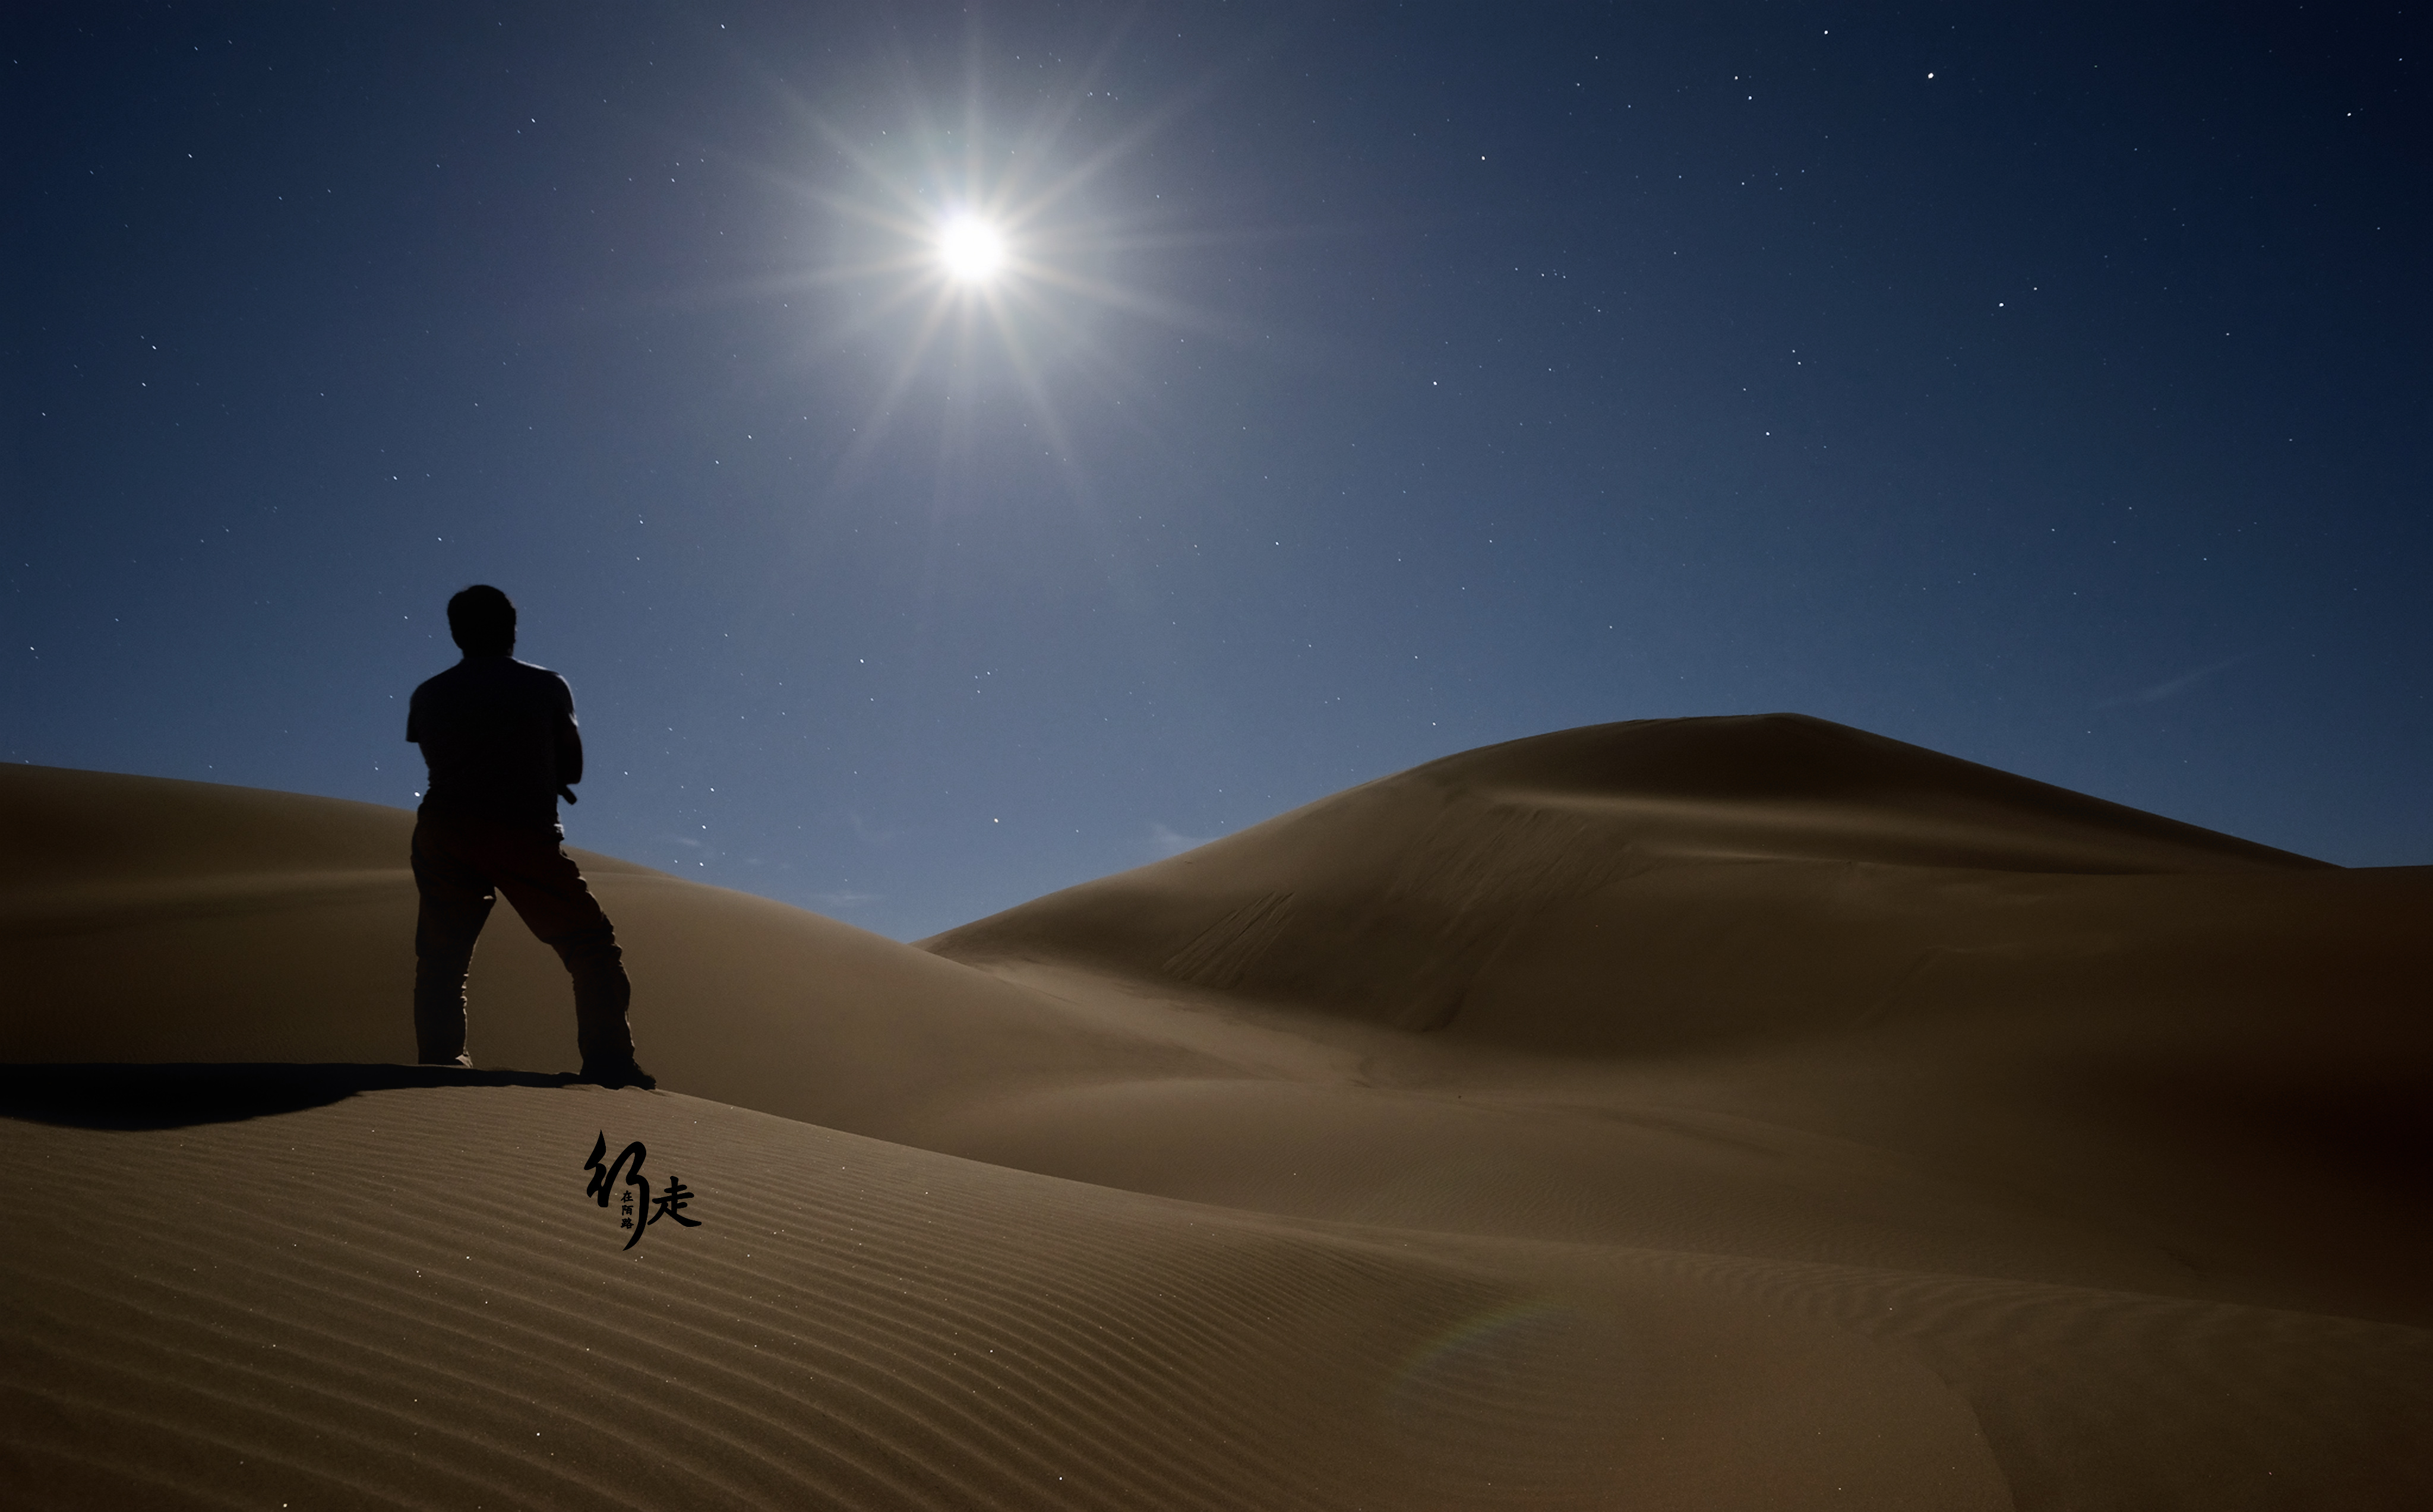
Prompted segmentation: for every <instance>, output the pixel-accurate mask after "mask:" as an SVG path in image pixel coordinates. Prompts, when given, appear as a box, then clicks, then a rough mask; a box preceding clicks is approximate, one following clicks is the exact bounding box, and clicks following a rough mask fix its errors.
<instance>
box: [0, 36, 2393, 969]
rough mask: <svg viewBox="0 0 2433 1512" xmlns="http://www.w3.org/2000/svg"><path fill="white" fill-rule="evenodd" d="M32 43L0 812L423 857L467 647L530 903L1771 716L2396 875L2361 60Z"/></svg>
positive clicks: (1175, 813) (957, 915) (912, 898)
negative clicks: (966, 266) (963, 252)
mask: <svg viewBox="0 0 2433 1512" xmlns="http://www.w3.org/2000/svg"><path fill="white" fill-rule="evenodd" d="M882 11H883V13H882ZM7 25H8V32H7V42H6V56H5V58H0V66H5V68H6V69H7V71H8V72H7V90H6V93H7V97H8V102H9V103H8V110H9V112H10V125H9V140H10V142H11V144H12V146H11V151H10V152H9V155H8V166H7V169H6V171H7V173H8V176H9V179H8V182H9V191H8V192H9V207H10V208H9V216H8V221H9V227H8V231H7V236H8V242H7V254H6V255H7V257H8V260H9V261H8V267H7V286H8V289H9V298H8V317H9V324H8V328H7V330H6V331H5V339H6V349H7V362H6V367H5V372H6V384H7V388H6V392H5V395H0V399H5V411H6V416H7V419H6V425H7V431H6V445H7V471H6V473H5V475H0V483H5V488H6V500H5V546H6V561H5V563H0V569H5V579H4V580H0V586H5V596H6V597H5V602H6V605H7V607H6V613H7V615H8V618H9V645H8V647H7V657H6V661H5V669H6V670H5V673H0V676H5V684H0V688H5V693H4V694H0V696H5V700H6V705H5V706H6V709H7V719H6V729H5V733H0V756H5V758H6V759H9V760H12V761H35V762H43V763H49V764H58V765H66V766H78V767H92V768H99V769H105V770H111V771H119V772H134V773H157V774H162V775H170V776H182V777H196V778H204V779H209V780H215V781H225V782H235V783H243V784H249V785H255V786H262V787H271V788H283V789H290V790H298V791H306V792H318V793H330V794H336V795H340V796H345V797H352V798H363V799H369V800H373V801H377V802H382V803H390V804H398V805H410V804H411V803H412V802H413V800H414V794H415V791H416V790H417V788H418V787H419V776H420V767H419V762H418V759H417V756H416V753H415V752H414V750H413V748H412V747H409V746H407V745H405V744H404V743H403V741H402V731H403V724H404V700H405V695H406V694H407V693H408V692H409V691H410V690H411V688H413V686H414V684H415V683H416V682H417V681H418V680H419V679H421V678H422V677H425V676H427V675H429V674H430V673H432V672H434V671H439V670H440V669H441V668H443V667H444V666H446V665H447V664H448V663H449V662H450V661H451V660H452V659H453V656H454V652H453V650H452V648H451V646H450V645H449V644H448V640H447V636H446V631H445V626H444V624H443V622H442V620H441V618H440V610H441V606H442V604H443V603H444V601H445V599H446V597H447V596H448V594H449V593H450V592H451V591H452V590H453V589H455V588H457V587H461V586H464V585H466V584H468V583H471V582H475V581H484V582H490V583H495V584H497V585H499V586H502V587H504V588H505V589H506V590H507V591H508V592H509V593H510V594H511V595H513V596H514V597H515V598H516V600H517V601H518V603H519V605H520V606H521V608H522V612H523V622H524V632H523V638H522V642H521V645H520V647H519V654H522V655H523V656H525V657H526V658H527V659H529V660H533V661H537V662H540V663H542V664H544V665H547V666H550V667H553V668H555V669H557V670H559V671H563V672H564V673H565V674H566V675H567V676H568V678H569V679H570V681H571V682H572V684H573V686H574V688H575V693H576V697H577V699H578V701H579V704H580V706H581V711H582V715H583V720H584V727H585V731H586V737H587V741H588V744H589V747H590V752H591V764H592V775H591V778H590V780H589V781H588V782H587V783H586V784H585V786H584V788H583V793H584V799H585V801H584V803H583V804H582V806H581V807H579V808H578V809H575V810H573V811H571V812H570V814H569V816H568V826H569V832H570V840H571V841H572V842H574V843H576V844H580V845H586V846H590V847H593V848H596V849H601V850H606V851H611V852H615V853H618V854H621V855H624V856H628V857H631V858H635V859H638V860H642V861H647V862H651V863H653V864H656V865H661V866H668V867H671V868H673V869H676V870H680V871H682V872H684V873H685V874H686V875H691V876H696V877H700V878H703V879H706V880H708V881H712V882H717V883H722V884H725V885H729V886H734V887H740V888H745V889H749V890H751V891H755V892H765V893H768V894H770V895H772V896H775V897H780V898H784V899H786V900H788V901H791V902H795V903H800V904H804V905H806V906H808V907H811V908H814V909H821V910H822V911H825V912H828V913H833V914H835V915H837V916H839V917H842V918H845V919H848V920H852V921H854V922H857V923H860V924H863V925H866V926H870V927H873V928H876V929H878V930H880V931H882V932H885V933H889V934H893V935H896V936H898V937H907V938H909V937H913V936H917V935H920V934H924V933H927V932H929V931H932V930H936V929H939V928H943V927H945V926H950V925H953V924H956V923H959V922H961V921H963V920H966V919H969V918H972V917H975V916H978V915H980V914H983V913H986V912H989V911H992V910H994V909H998V908H1002V907H1005V906H1008V905H1011V904H1013V903H1016V902H1019V901H1021V900H1023V899H1025V898H1028V897H1030V896H1033V895H1036V894H1038V893H1040V892H1046V891H1048V890H1050V889H1053V888H1056V887H1060V886H1063V885H1065V884H1067V883H1071V882H1075V881H1079V880H1081V879H1083V878H1086V877H1089V876H1092V875H1099V874H1102V873H1105V872H1109V871H1114V870H1117V869H1120V868H1123V867H1126V866H1130V865H1133V864H1136V863H1138V862H1140V861H1143V860H1146V859H1149V858H1153V857H1155V856H1158V855H1160V854H1164V853H1165V850H1166V849H1169V848H1171V847H1173V846H1175V845H1177V844H1180V843H1182V842H1184V841H1186V840H1188V839H1193V838H1205V837H1209V836H1214V835H1217V834H1221V833H1224V832H1226V831H1228V830H1230V829H1234V828H1238V827H1240V826H1242V825H1245V824H1251V823H1254V822H1256V821H1258V820H1260V819H1263V818H1266V817H1268V815H1270V814H1273V813H1276V812H1278V811H1280V810H1282V809H1284V808H1286V807H1291V806H1294V805H1297V804H1300V803H1302V802H1305V801H1307V800H1309V799H1312V798H1316V797H1319V796H1321V795H1322V794H1325V793H1327V792H1330V791H1333V790H1337V789H1340V788H1343V787H1346V786H1349V785H1351V784H1353V783H1355V782H1358V781H1361V780H1364V779H1366V778H1369V777H1373V776H1377V775H1381V774H1383V773H1388V772H1392V771H1396V770H1399V769H1401V768H1404V767H1407V766H1410V765H1412V764H1415V763H1417V762H1420V761H1422V760H1426V759H1428V758H1430V757H1433V756H1440V755H1444V754H1446V753H1449V752H1453V751H1456V750H1461V749H1465V748H1468V747H1472V746H1476V745H1480V744H1484V743H1487V742H1489V741H1494V740H1501V739H1510V738H1513V737H1517V736H1523V735H1530V734H1535V733H1538V732H1540V731H1545V730H1550V729H1556V728H1560V727H1564V726H1569V725H1575V724H1584V723H1591V722H1601V721H1608V720H1621V719H1635V718H1643V717H1650V716H1669V715H1683V714H1711V713H1743V712H1757V711H1763V710H1772V709H1794V710H1799V711H1803V712H1808V713H1812V714H1817V715H1821V716H1824V717H1826V718H1829V719H1833V720H1839V721H1843V722H1848V723H1852V724H1857V725H1861V726H1863V727H1865V728H1868V729H1871V730H1876V731H1879V732H1880V733H1883V734H1886V735H1891V736H1894V737H1897V738H1898V739H1905V740H1912V741H1915V742H1918V743H1920V744H1923V745H1928V746H1931V747H1934V748H1936V749H1939V750H1943V751H1948V752H1951V753H1953V754H1955V755H1959V756H1966V757H1969V758H1971V759H1974V760H1978V761H1984V762H1989V763H1992V764H1994V765H1996V766H2000V767H2004V768H2008V769H2010V770H2013V771H2016V772H2020V773H2026V774H2028V775H2031V776H2034V777H2039V778H2043V779H2045V780H2048V781H2052V782H2058V783H2063V784H2066V785H2067V786H2070V787H2074V788H2078V789H2082V790H2085V791H2088V792H2092V793H2097V794H2100V795H2101V796H2103V797H2106V798H2111V799H2116V800H2118V801H2120V802H2124V803H2129V804H2134V805H2136V806H2138V807H2146V808H2151V809H2154V810H2157V811H2159V812H2162V813H2166V814H2169V815H2171V816H2173V817H2176V818H2180V819H2185V820H2189V821H2192V822H2195V823H2197V824H2206V825H2210V826H2213V827H2215V828H2219V829H2224V830H2229V831H2231V832H2234V833H2237V834H2239V835H2243V836H2246V837H2249V838H2251V839H2254V840H2258V841H2265V842H2267V843H2270V844H2273V845H2280V846H2285V847H2288V848H2291V849H2295V850H2300V851H2304V852H2307V853H2310V854H2313V855H2317V856H2321V857H2323V858H2327V859H2332V860H2337V861H2341V862H2345V863H2350V864H2390V863H2413V862H2424V861H2428V860H2433V799H2428V797H2427V792H2428V790H2433V784H2428V783H2427V782H2426V781H2425V776H2426V772H2427V767H2428V757H2433V704H2428V701H2427V697H2426V678H2425V671H2424V669H2425V664H2426V654H2427V652H2428V650H2433V607H2428V605H2433V593H2428V592H2427V591H2426V585H2427V583H2428V582H2433V571H2428V569H2433V528H2428V522H2427V517H2426V508H2425V500H2426V497H2427V488H2426V479H2427V463H2428V460H2433V458H2428V450H2433V423H2428V416H2427V413H2426V411H2427V405H2426V399H2427V378H2426V362H2425V352H2426V351H2427V350H2428V349H2433V342H2429V341H2428V338H2433V320H2428V300H2427V294H2426V270H2427V266H2428V261H2427V256H2426V245H2425V232H2426V229H2427V214H2426V211H2427V207H2428V206H2429V205H2433V193H2429V192H2428V189H2433V185H2428V181H2427V180H2428V176H2427V173H2426V167H2427V147H2426V144H2427V143H2428V142H2433V120H2428V118H2427V117H2428V112H2427V110H2426V109H2425V92H2424V87H2423V85H2422V84H2421V83H2420V82H2419V81H2420V80H2421V79H2422V78H2423V76H2424V59H2423V58H2420V57H2419V56H2418V48H2419V46H2420V45H2421V44H2422V43H2423V42H2424V40H2425V30H2424V25H2423V23H2422V22H2421V21H2417V20H2414V19H2409V18H2406V17H2402V16H2399V15H2397V14H2396V13H2395V12H2394V11H2393V10H2392V9H2391V8H2388V7H2381V8H2374V7H2360V8H2345V14H2344V15H2341V16H2339V17H2334V16H2331V15H2327V14H2326V13H2325V11H2324V9H2323V8H2321V7H2313V8H2300V7H2296V6H2280V7H2263V6H2257V7H2244V8H2223V7H2203V8H2200V7H2186V8H2177V7H2173V8H2163V7H2139V6H2135V5H2129V6H2121V5H2110V6H2102V7H2088V8H2083V9H2081V10H2078V11H2076V12H2074V13H2064V12H2062V11H2059V10H2056V9H2055V8H2052V7H2050V6H2035V7H2017V8H2007V9H1995V8H1984V7H1960V6H1942V7H1932V8H1908V9H1903V8H1897V7H1891V6H1879V5H1869V6H1864V7H1855V8H1834V7H1829V6H1826V7H1815V6H1763V5H1746V6H1722V7H1717V6H1689V5H1684V6H1679V7H1673V8H1640V7H1629V8H1625V7H1602V6H1586V5H1582V6H1556V5H1547V6H1509V7H1483V6H1472V5H1441V6H1400V7H1398V6H1391V5H1375V6H1353V7H1345V8H1337V9H1335V10H1333V11H1331V12H1322V11H1321V10H1320V9H1319V8H1314V7H1309V6H1305V5H1280V6H1272V7H1256V6H1222V5H1202V6H1189V7H1165V6H1153V7H1148V8H1139V9H1133V8H1125V7H1119V6H1094V5H1081V4H1077V5H1063V6H1056V5H1044V4H1041V5H1015V6H997V7H990V6H972V7H968V8H965V7H961V6H950V5H940V6H920V5H907V6H897V7H889V8H879V7H873V6H868V5H844V6H834V7H817V6H771V5H754V4H738V5H728V6H719V5H689V6H683V7H676V6H648V5H607V6H601V7H594V8H570V7H556V6H550V7H540V6H534V7H515V6H507V7H499V6H487V7H480V8H451V7H447V6H435V5H434V6H419V7H414V8H383V9H374V8H358V7H337V8H331V7H305V6H278V5H243V6H174V7H173V6H143V7H112V6H108V5H77V6H54V7H17V8H12V9H11V12H10V16H9V21H8V23H7ZM966 201H970V202H974V203H978V204H979V205H982V206H995V207H997V208H998V209H1000V210H1001V211H1003V212H1005V213H1006V214H1007V215H1008V217H1009V218H1008V226H1009V231H1010V234H1011V236H1012V242H1013V250H1014V256H1015V259H1016V266H1015V267H1014V268H1013V269H1012V271H1011V273H1010V274H1009V275H1008V276H1007V277H1006V278H1005V279H1004V280H1001V281H1000V282H999V283H998V284H996V285H995V286H993V287H992V289H991V291H990V292H989V293H988V294H987V295H984V296H978V297H975V296H971V295H968V294H957V293H951V292H948V291H946V290H944V288H943V287H942V286H941V284H940V282H939V280H938V279H937V277H936V275H935V273H934V270H933V269H932V268H931V267H930V266H929V265H928V263H927V254H926V250H925V248H924V246H923V243H922V238H923V237H924V236H926V235H927V230H926V227H927V222H928V220H929V218H930V217H931V216H932V215H933V214H943V213H944V212H948V211H950V210H951V209H953V208H955V207H956V206H958V205H961V204H963V203H965V202H966Z"/></svg>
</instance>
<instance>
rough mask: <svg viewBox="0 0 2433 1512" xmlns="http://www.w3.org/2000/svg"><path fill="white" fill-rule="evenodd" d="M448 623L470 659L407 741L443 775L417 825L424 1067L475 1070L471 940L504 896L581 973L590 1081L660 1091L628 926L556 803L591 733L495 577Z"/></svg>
mask: <svg viewBox="0 0 2433 1512" xmlns="http://www.w3.org/2000/svg"><path fill="white" fill-rule="evenodd" d="M448 633H449V634H450V635H451V637H454V638H455V641H456V644H457V646H458V648H459V649H461V650H462V651H463V652H464V653H465V659H464V660H463V661H460V662H458V663H457V664H456V665H455V666H453V667H451V668H449V669H448V670H447V671H444V672H441V673H440V674H439V675H438V676H436V677H434V678H433V679H431V680H430V681H429V682H427V683H424V684H423V685H422V686H421V687H420V688H416V689H415V690H414V703H413V705H412V706H411V708H410V709H409V711H408V713H407V714H406V720H405V738H406V739H408V740H411V741H413V742H414V743H415V744H417V745H419V746H421V747H422V759H423V760H424V762H425V763H427V764H428V765H429V766H430V768H431V782H430V785H429V787H428V788H427V789H426V790H424V792H423V795H422V807H421V809H420V810H419V811H418V814H417V818H416V821H415V825H414V882H415V886H416V887H417V889H418V890H419V891H420V892H421V893H422V916H421V918H420V919H419V920H418V921H417V923H416V925H415V929H414V1038H415V1043H416V1046H417V1056H418V1058H419V1059H420V1060H421V1062H422V1063H423V1064H425V1065H463V1066H469V1065H471V1064H472V1063H473V1062H472V1059H471V1058H470V1057H469V1056H468V1055H467V1054H466V1053H465V973H466V971H467V969H468V968H469V967H470V966H471V965H472V963H473V943H474V941H476V940H478V939H479V938H480V937H481V934H482V925H483V923H484V922H485V921H486V920H487V919H488V918H489V916H490V907H491V905H492V903H493V902H495V901H496V893H498V892H503V893H505V894H506V895H507V901H508V902H509V903H511V904H513V905H515V909H516V912H518V913H519V914H521V915H522V916H523V921H524V923H525V924H526V925H527V926H530V927H531V929H532V932H533V933H534V934H536V935H538V936H540V938H541V941H542V943H545V944H547V945H549V946H550V947H551V948H553V949H554V950H555V951H556V952H557V954H558V957H559V959H560V960H564V961H565V962H566V969H567V972H568V973H569V974H570V975H571V976H572V977H573V978H574V1024H575V1041H576V1044H577V1045H580V1046H581V1048H582V1051H583V1079H584V1080H586V1081H596V1082H598V1083H600V1084H601V1085H602V1086H605V1087H651V1086H655V1085H657V1083H656V1082H655V1081H654V1080H653V1079H652V1078H651V1074H650V1073H649V1072H647V1071H645V1070H643V1069H642V1068H641V1067H640V1066H638V1065H637V1064H635V1063H634V1036H633V1032H632V1031H631V1030H630V1029H629V1028H626V1024H625V1007H626V1003H627V1002H628V1000H629V999H630V998H631V997H632V995H633V989H632V988H631V987H630V986H629V985H628V984H627V982H626V979H625V963H624V957H623V954H622V952H621V951H620V950H619V949H618V948H617V931H616V929H615V928H614V927H613V926H611V925H610V924H609V923H608V916H607V915H606V914H605V913H603V912H602V911H600V904H599V901H598V900H597V899H595V898H593V897H592V895H591V889H590V888H589V887H588V886H587V885H586V884H585V883H584V880H583V873H582V871H581V869H580V868H578V867H577V866H576V865H575V864H574V858H572V857H570V856H569V855H567V854H566V849H565V847H564V846H562V845H560V844H559V843H558V842H559V841H562V840H564V839H565V838H566V831H565V829H564V828H562V827H561V826H560V825H559V824H558V822H557V800H558V799H559V798H560V797H561V796H563V797H564V798H565V799H566V801H567V802H568V803H572V802H574V793H573V785H574V784H576V783H578V782H581V781H582V780H583V736H582V734H581V733H580V732H579V731H577V730H576V728H575V726H574V694H573V692H572V690H571V689H570V688H568V687H567V686H566V679H565V678H563V677H560V676H558V675H557V673H555V672H553V671H548V670H546V669H545V668H540V667H535V666H533V665H532V664H530V663H529V662H520V661H518V660H516V659H515V657H514V656H512V655H511V654H509V653H511V652H513V651H514V650H515V649H516V606H515V605H514V604H513V603H509V602H508V600H507V596H506V595H505V594H503V593H502V592H500V591H499V590H498V589H496V588H494V587H491V586H487V585H486V584H475V585H474V586H471V587H469V588H467V589H466V590H465V591H464V592H462V593H459V594H458V595H456V596H455V597H454V598H452V599H451V600H449V601H448Z"/></svg>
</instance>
